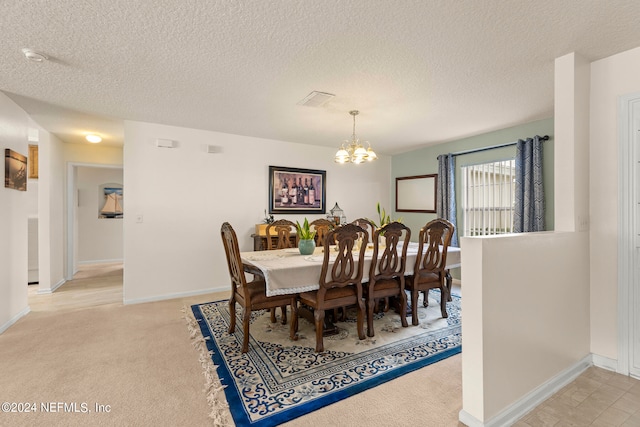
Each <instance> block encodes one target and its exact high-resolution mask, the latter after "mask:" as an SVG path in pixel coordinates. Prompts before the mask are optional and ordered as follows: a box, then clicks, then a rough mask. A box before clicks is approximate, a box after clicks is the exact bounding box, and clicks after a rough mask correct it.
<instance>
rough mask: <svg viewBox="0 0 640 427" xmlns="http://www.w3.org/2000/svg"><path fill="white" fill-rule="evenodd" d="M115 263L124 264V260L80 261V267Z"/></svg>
mask: <svg viewBox="0 0 640 427" xmlns="http://www.w3.org/2000/svg"><path fill="white" fill-rule="evenodd" d="M114 262H124V259H122V258H118V259H96V260H93V261H78V264H79V265H86V264H111V263H114Z"/></svg>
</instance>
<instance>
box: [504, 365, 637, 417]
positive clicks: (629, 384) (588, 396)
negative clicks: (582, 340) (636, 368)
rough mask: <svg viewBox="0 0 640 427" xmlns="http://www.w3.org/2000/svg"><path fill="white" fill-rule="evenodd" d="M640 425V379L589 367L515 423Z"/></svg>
mask: <svg viewBox="0 0 640 427" xmlns="http://www.w3.org/2000/svg"><path fill="white" fill-rule="evenodd" d="M538 426H554V427H569V426H598V427H601V426H602V427H604V426H622V427H640V380H637V379H633V378H631V377H625V376H623V375H620V374H616V373H615V372H610V371H607V370H605V369H601V368H596V367H590V368H589V369H587V370H586V371H585V372H583V373H582V374H581V375H580V376H579V377H578V378H576V379H575V381H573V382H572V383H570V384H568V385H567V386H565V387H564V388H563V389H561V390H560V391H558V392H557V393H556V394H554V395H553V396H551V397H550V398H549V399H547V400H546V401H544V402H543V403H542V404H540V405H539V406H538V407H536V408H535V409H534V410H533V411H531V412H530V413H528V414H527V415H525V416H524V417H523V418H522V419H521V420H520V421H518V422H517V423H516V424H514V427H538Z"/></svg>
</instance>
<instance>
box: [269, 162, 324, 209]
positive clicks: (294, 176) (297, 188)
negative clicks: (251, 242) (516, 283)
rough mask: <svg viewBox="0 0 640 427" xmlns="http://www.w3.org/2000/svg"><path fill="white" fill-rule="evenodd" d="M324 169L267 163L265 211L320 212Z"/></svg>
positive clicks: (322, 199)
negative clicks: (267, 202) (267, 182)
mask: <svg viewBox="0 0 640 427" xmlns="http://www.w3.org/2000/svg"><path fill="white" fill-rule="evenodd" d="M326 176H327V172H326V171H323V170H314V169H300V168H290V167H282V166H269V213H274V214H275V213H279V214H283V213H289V214H323V213H325V210H326V197H325V191H326V190H325V189H326Z"/></svg>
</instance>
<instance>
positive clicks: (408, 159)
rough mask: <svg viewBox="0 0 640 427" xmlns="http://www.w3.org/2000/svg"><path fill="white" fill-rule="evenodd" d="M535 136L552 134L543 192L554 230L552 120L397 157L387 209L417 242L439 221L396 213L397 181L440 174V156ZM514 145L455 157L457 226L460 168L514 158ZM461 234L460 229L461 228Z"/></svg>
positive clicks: (546, 150) (545, 152) (548, 223)
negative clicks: (425, 229)
mask: <svg viewBox="0 0 640 427" xmlns="http://www.w3.org/2000/svg"><path fill="white" fill-rule="evenodd" d="M535 135H540V136H544V135H549V140H548V141H545V142H544V143H543V144H544V145H543V156H544V164H543V174H544V191H545V208H546V212H545V226H546V229H547V230H553V229H554V222H553V218H554V206H553V186H554V184H553V167H554V166H553V162H554V158H553V154H554V150H553V144H554V138H553V119H552V118H550V119H545V120H538V121H535V122H531V123H526V124H524V125H520V126H514V127H510V128H506V129H501V130H498V131H494V132H489V133H485V134H482V135H477V136H472V137H469V138H464V139H459V140H456V141H450V142H445V143H442V144H437V145H430V146H428V147H424V148H420V149H418V150H414V151H410V152H406V153H402V154H398V155H395V156H393V157H392V159H391V179H392V183H391V198H390V200H391V201H392V203H393V206H390V207H386V206H385V208H386V210H387V211H393V215H392V217H393V218H394V219H396V218H400V217H401V218H402V222H403V223H405V224H406V225H407V226H408V227H409V228H411V231H412V233H413V234H412V238H411V240H414V241H415V240H417V234H418V230H420V228H422V227H423V226H424V225H425V224H426V223H427V222H429V221H431V220H432V219H434V218H436V214H428V213H414V212H396V210H395V200H396V178H398V177H404V176H414V175H428V174H437V173H438V156H439V155H440V154H447V153H455V152H458V151H466V150H473V149H476V148H483V147H489V146H493V145H500V144H506V143H509V142H515V141H517V140H518V139H524V138H531V137H533V136H535ZM515 153H516V147H515V145H512V146H508V147H503V148H497V149H494V150H487V151H482V152H480V153H471V154H464V155H459V156H456V158H455V160H456V206H457V208H458V216H457V219H456V220H457V223H458V224H460V225H462V215H461V214H460V206H461V203H460V195H461V194H462V190H461V189H460V182H461V178H460V166H468V165H474V164H478V163H486V162H491V161H498V160H505V159H509V158H513V157H515ZM458 235H459V236H461V234H460V227H458ZM451 274H452V275H453V277H456V278H459V277H460V273H459V271H452V272H451Z"/></svg>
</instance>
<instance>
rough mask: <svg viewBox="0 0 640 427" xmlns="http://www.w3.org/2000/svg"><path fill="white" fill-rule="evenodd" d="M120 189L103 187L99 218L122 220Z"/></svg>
mask: <svg viewBox="0 0 640 427" xmlns="http://www.w3.org/2000/svg"><path fill="white" fill-rule="evenodd" d="M122 215H123V211H122V188H111V187H105V189H104V206H103V207H102V209H100V218H122Z"/></svg>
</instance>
